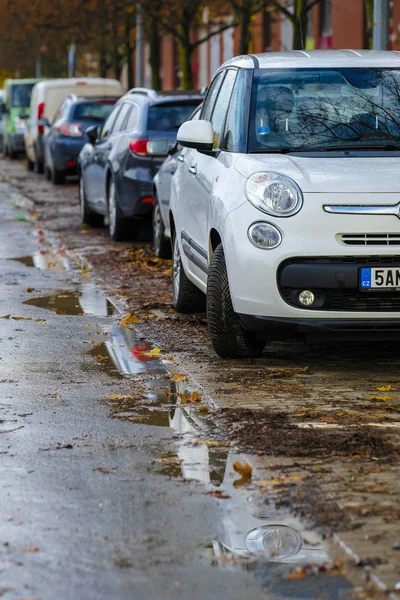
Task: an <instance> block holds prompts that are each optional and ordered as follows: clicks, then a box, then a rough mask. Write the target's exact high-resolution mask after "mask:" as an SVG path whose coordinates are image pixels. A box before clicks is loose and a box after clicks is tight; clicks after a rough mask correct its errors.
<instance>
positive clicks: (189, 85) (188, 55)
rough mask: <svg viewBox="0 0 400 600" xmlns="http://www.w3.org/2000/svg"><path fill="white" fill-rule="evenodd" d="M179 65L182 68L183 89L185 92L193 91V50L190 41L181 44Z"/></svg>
mask: <svg viewBox="0 0 400 600" xmlns="http://www.w3.org/2000/svg"><path fill="white" fill-rule="evenodd" d="M179 65H180V67H181V72H182V79H181V88H182V89H183V90H192V89H193V70H192V48H191V46H190V43H189V41H187V42H186V43H184V42H182V41H180V42H179Z"/></svg>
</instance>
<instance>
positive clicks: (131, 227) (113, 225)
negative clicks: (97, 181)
mask: <svg viewBox="0 0 400 600" xmlns="http://www.w3.org/2000/svg"><path fill="white" fill-rule="evenodd" d="M108 231H109V233H110V236H111V238H112V239H113V240H114V241H115V242H122V241H124V240H128V239H132V238H133V237H134V235H135V224H134V223H133V222H132V221H131V220H129V219H124V217H123V216H122V212H121V209H120V206H119V202H118V194H117V190H116V186H115V182H114V180H113V179H110V182H109V184H108Z"/></svg>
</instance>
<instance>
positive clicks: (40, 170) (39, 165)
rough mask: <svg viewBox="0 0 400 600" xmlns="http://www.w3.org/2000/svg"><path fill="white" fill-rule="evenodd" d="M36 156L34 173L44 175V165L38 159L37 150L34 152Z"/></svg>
mask: <svg viewBox="0 0 400 600" xmlns="http://www.w3.org/2000/svg"><path fill="white" fill-rule="evenodd" d="M34 154H35V158H34V161H33V172H34V173H36V174H37V175H38V174H39V173H43V171H44V165H43V161H41V160H39V159H38V157H37V152H36V150H35V151H34Z"/></svg>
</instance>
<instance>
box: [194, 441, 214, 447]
mask: <svg viewBox="0 0 400 600" xmlns="http://www.w3.org/2000/svg"><path fill="white" fill-rule="evenodd" d="M195 443H196V444H205V445H206V446H219V442H217V440H196V441H195Z"/></svg>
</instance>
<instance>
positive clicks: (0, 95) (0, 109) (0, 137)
mask: <svg viewBox="0 0 400 600" xmlns="http://www.w3.org/2000/svg"><path fill="white" fill-rule="evenodd" d="M3 96H4V91H3V90H0V152H2V151H3V119H2V116H3Z"/></svg>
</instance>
